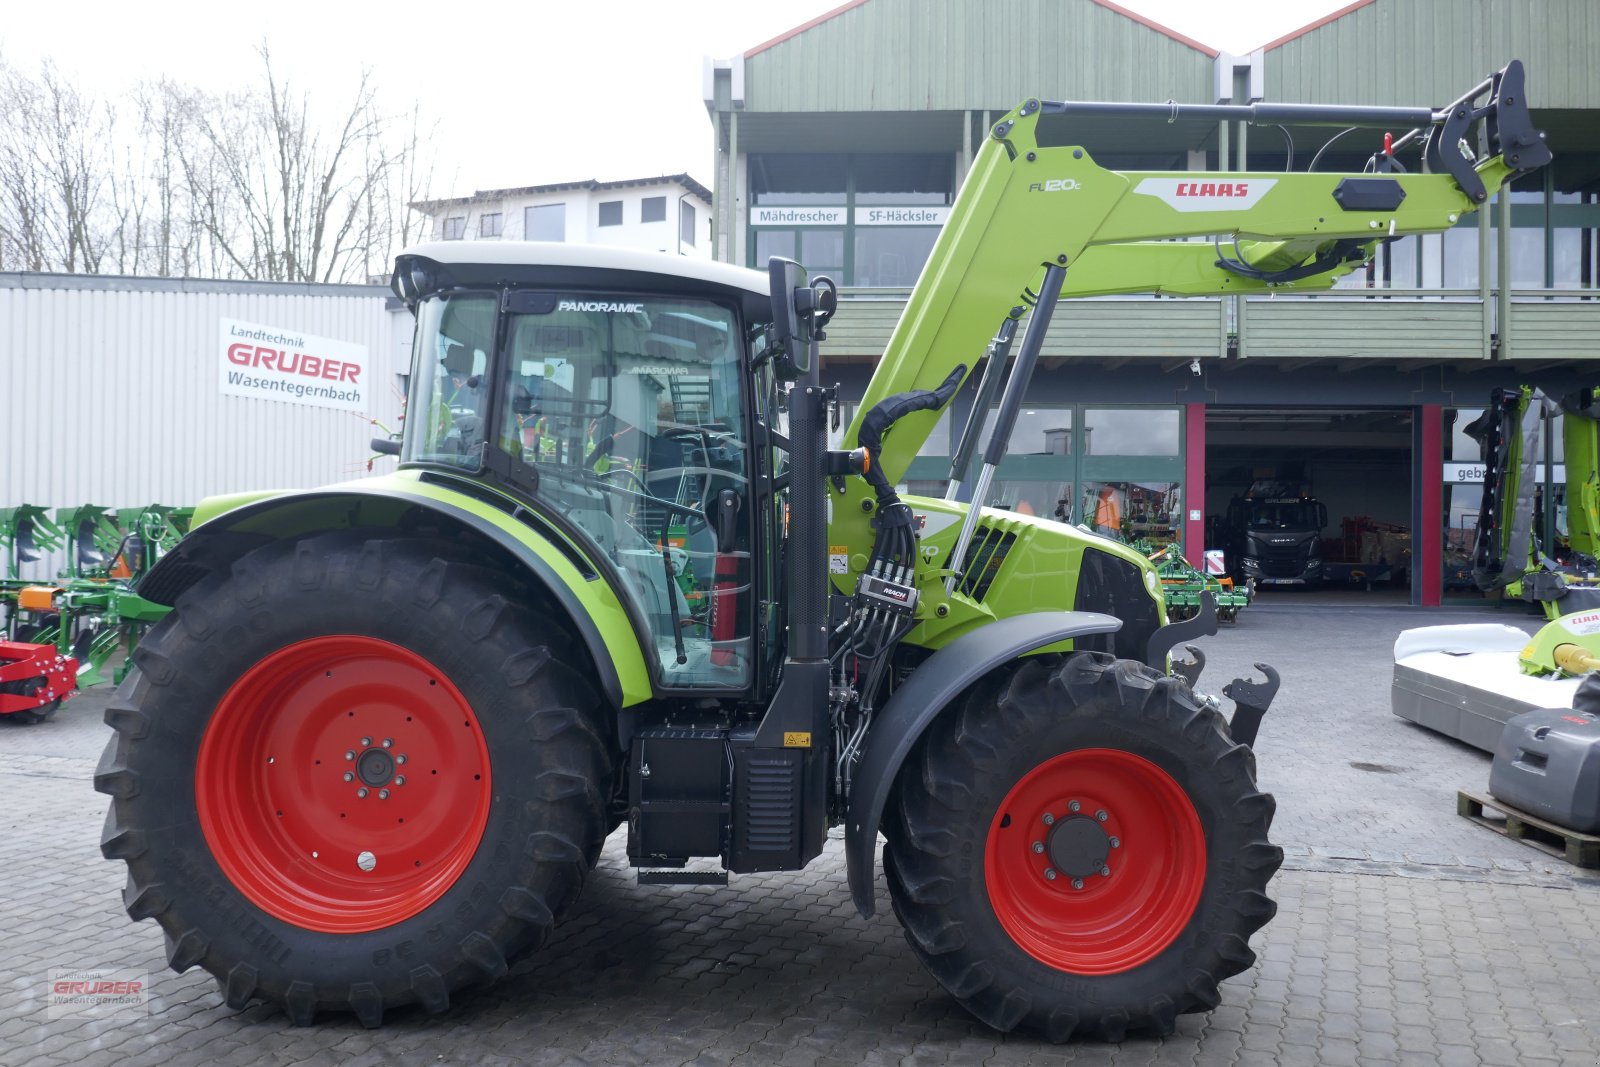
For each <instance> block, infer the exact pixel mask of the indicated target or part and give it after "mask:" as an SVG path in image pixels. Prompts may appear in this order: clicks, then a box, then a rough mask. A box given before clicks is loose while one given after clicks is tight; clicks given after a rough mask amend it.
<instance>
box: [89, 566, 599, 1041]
mask: <svg viewBox="0 0 1600 1067" xmlns="http://www.w3.org/2000/svg"><path fill="white" fill-rule="evenodd" d="M446 555H448V553H446ZM533 607H534V605H532V604H530V603H529V602H528V598H526V597H525V596H522V595H519V594H517V593H514V592H512V591H511V583H509V582H508V581H507V580H506V578H505V576H504V575H502V574H499V573H498V572H494V571H489V570H486V569H483V568H481V567H478V566H474V565H471V564H469V563H463V562H455V561H451V560H450V559H448V558H441V557H440V555H439V554H437V553H436V552H435V551H432V550H429V549H427V548H425V547H423V546H420V545H417V544H414V543H410V542H406V541H395V540H362V539H360V538H359V537H352V536H344V535H327V536H323V537H318V538H314V539H311V540H307V541H302V542H299V543H296V544H278V545H272V546H268V547H266V548H263V549H259V550H257V551H256V552H253V553H251V554H250V555H248V556H246V557H245V558H244V559H242V560H241V561H239V562H238V563H236V564H234V566H233V568H232V570H231V573H225V574H219V575H213V576H212V577H210V578H207V579H205V580H203V581H201V582H200V583H199V584H198V585H196V587H195V588H193V589H191V590H190V591H188V592H186V593H185V594H184V595H183V596H182V597H181V598H180V599H179V602H178V604H177V606H176V608H175V610H174V611H173V613H172V614H171V615H169V616H168V617H167V618H166V619H164V620H163V621H162V622H161V623H159V624H158V625H157V626H156V627H155V628H154V629H152V631H151V632H150V634H149V635H148V636H147V637H146V638H145V639H144V640H143V641H142V642H141V643H140V645H139V647H138V649H137V651H136V652H135V657H134V658H135V664H136V666H137V668H138V669H137V670H136V671H135V672H133V673H132V674H130V675H129V677H128V679H127V680H126V681H125V682H124V683H123V685H122V686H121V688H120V689H119V690H118V692H117V695H116V698H115V700H114V701H113V702H112V704H111V706H110V707H109V709H108V710H107V712H106V719H107V722H108V723H109V724H110V725H111V726H112V727H113V728H114V730H115V733H114V735H113V737H112V739H111V742H110V744H109V745H108V747H107V749H106V752H105V755H104V756H103V757H102V759H101V765H100V768H99V770H98V772H97V774H96V776H95V786H96V788H97V789H99V790H100V791H102V792H105V793H109V794H110V795H111V796H112V798H113V799H112V802H111V810H110V811H109V813H108V814H107V817H106V829H105V835H104V838H103V841H102V851H103V852H104V853H105V855H106V856H107V857H108V858H112V859H121V860H125V861H126V862H127V864H128V887H127V890H126V892H125V894H124V904H125V905H126V907H127V910H128V913H129V914H130V915H131V916H132V917H133V918H135V919H147V918H148V919H155V920H156V921H157V922H158V923H159V924H160V925H161V927H162V929H163V930H164V931H165V933H166V941H167V959H168V962H169V963H170V964H171V966H172V967H173V968H174V969H175V970H178V971H183V970H186V969H187V968H189V967H192V966H200V967H202V968H204V969H205V970H207V971H209V972H210V973H211V974H212V975H214V976H215V977H216V979H217V981H218V983H219V984H220V986H221V988H222V992H223V995H224V997H225V999H226V1001H227V1003H228V1004H229V1005H230V1006H232V1007H242V1006H243V1005H244V1004H246V1003H247V1002H249V1001H250V1000H251V999H252V998H256V997H259V998H262V999H265V1000H268V1001H271V1002H274V1003H277V1004H280V1005H282V1007H283V1009H284V1011H285V1012H286V1013H287V1014H288V1016H289V1018H290V1019H291V1021H293V1022H295V1023H297V1024H302V1025H303V1024H308V1023H310V1022H311V1021H312V1019H313V1018H314V1017H315V1015H316V1013H317V1012H319V1011H350V1012H354V1013H355V1015H356V1016H357V1017H358V1018H359V1019H360V1021H361V1022H362V1023H364V1024H366V1025H368V1026H376V1025H378V1023H379V1022H381V1021H382V1018H383V1015H384V1013H385V1012H386V1011H388V1010H390V1009H393V1008H396V1007H399V1006H401V1005H405V1004H410V1003H419V1004H421V1005H422V1006H423V1007H424V1008H425V1009H427V1010H428V1011H433V1012H437V1011H443V1010H444V1009H445V1008H446V1007H447V1006H448V1004H449V1000H450V995H451V994H452V993H453V992H454V991H455V990H456V989H458V988H460V987H462V986H464V985H467V984H469V983H473V982H482V981H486V980H492V979H495V978H498V977H500V976H501V975H504V974H505V973H506V971H507V968H508V965H509V963H510V962H511V961H512V960H514V959H515V958H516V957H517V955H519V954H520V953H523V952H526V951H528V950H529V949H531V948H533V947H535V946H537V945H538V944H539V943H541V942H542V941H543V940H544V938H545V937H546V936H547V935H548V934H549V932H550V930H551V927H552V925H553V924H554V922H555V920H556V918H557V917H559V916H560V914H561V913H562V911H563V910H564V909H565V908H566V907H567V906H568V905H569V904H570V903H571V902H572V901H573V899H574V898H575V897H576V896H577V894H578V891H579V889H580V888H581V886H582V885H583V881H584V878H585V875H586V874H587V873H588V871H589V869H590V867H591V866H592V864H593V862H594V859H595V857H596V856H597V855H598V852H599V848H600V844H601V841H602V839H603V836H604V824H603V819H604V816H605V798H606V797H607V796H608V795H609V792H610V773H611V756H610V746H609V745H608V744H607V743H606V742H605V741H603V740H602V737H603V733H602V731H603V730H604V726H603V723H604V720H603V718H602V717H601V716H600V714H599V704H600V701H599V698H598V697H597V696H596V694H595V692H594V691H593V689H591V688H590V686H589V685H588V684H587V682H586V681H585V680H584V677H583V674H582V672H581V670H580V669H578V667H577V666H576V663H575V660H576V659H577V657H576V656H575V655H574V654H573V652H572V650H571V649H570V647H569V645H568V641H567V638H566V636H565V634H564V633H563V631H562V628H561V627H560V625H559V624H558V623H557V622H556V621H555V619H554V613H551V612H545V613H542V614H541V613H538V612H536V611H535V610H533Z"/></svg>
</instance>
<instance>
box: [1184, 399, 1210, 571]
mask: <svg viewBox="0 0 1600 1067" xmlns="http://www.w3.org/2000/svg"><path fill="white" fill-rule="evenodd" d="M1196 512H1198V513H1199V515H1200V517H1199V518H1198V519H1196V518H1195V517H1194V516H1195V513H1196ZM1183 555H1184V558H1185V559H1187V560H1188V561H1189V562H1190V563H1191V564H1193V565H1194V566H1196V567H1199V568H1200V569H1201V570H1205V567H1206V406H1205V405H1204V404H1185V405H1184V406H1183Z"/></svg>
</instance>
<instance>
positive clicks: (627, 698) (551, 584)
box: [139, 476, 652, 708]
mask: <svg viewBox="0 0 1600 1067" xmlns="http://www.w3.org/2000/svg"><path fill="white" fill-rule="evenodd" d="M208 503H209V502H208ZM412 509H423V510H424V511H426V512H431V513H433V514H434V515H436V516H438V517H441V518H444V519H447V520H450V521H452V522H455V523H458V524H460V525H462V526H466V527H468V528H470V529H471V530H473V531H475V532H476V533H478V534H480V535H482V536H484V537H486V538H488V539H489V540H491V541H493V542H494V543H495V544H497V545H499V546H500V547H501V548H503V549H505V551H506V552H507V553H509V554H510V555H511V556H512V558H514V559H515V560H517V562H518V563H519V564H520V565H521V566H522V567H523V568H525V570H526V572H527V574H528V575H529V577H530V578H532V579H533V580H534V581H537V582H539V583H540V584H541V585H543V586H544V588H545V589H547V590H548V591H549V593H550V595H551V597H552V598H553V599H554V600H555V601H556V602H557V603H558V604H560V605H561V606H562V607H563V608H564V609H565V610H566V612H567V614H568V615H569V616H570V617H571V618H572V621H573V625H574V628H575V629H576V630H577V633H578V635H579V637H580V638H581V640H582V641H583V644H584V647H585V648H586V649H587V650H588V652H589V656H590V659H591V660H592V661H593V662H594V665H595V669H596V672H597V675H598V677H597V679H596V681H597V682H598V683H599V688H600V691H601V693H602V694H603V695H604V696H605V698H606V699H607V700H608V701H609V702H610V703H611V706H612V707H615V708H623V707H627V706H629V705H632V704H637V703H639V702H640V701H643V700H647V699H649V698H650V697H651V695H652V687H651V682H650V674H649V669H648V667H647V666H646V665H645V661H644V657H643V656H642V654H641V653H640V652H639V648H640V647H641V646H640V643H639V641H638V640H637V639H636V638H635V636H634V634H633V628H632V624H631V622H630V621H629V619H628V616H627V612H626V609H624V608H623V606H622V604H621V602H620V601H619V600H618V599H617V597H616V595H615V593H614V592H613V591H612V589H611V588H610V586H609V585H608V584H607V583H606V582H605V581H604V580H602V579H601V578H600V576H599V574H598V573H596V569H595V568H594V566H593V565H592V564H591V563H590V562H589V561H588V560H586V559H585V558H584V557H583V556H582V555H581V554H580V553H579V552H578V551H577V550H576V549H575V548H574V547H573V546H572V545H571V544H569V543H567V542H566V541H564V540H563V539H561V537H560V534H559V533H558V532H556V531H554V530H546V529H544V528H542V526H541V524H540V523H539V521H538V520H537V518H536V517H535V516H533V515H532V513H530V512H528V511H527V509H526V508H515V509H512V508H507V509H505V510H504V511H502V510H501V509H498V508H492V507H488V506H485V504H484V503H483V502H482V501H480V500H478V499H475V498H474V497H469V496H466V495H465V494H462V493H458V492H453V491H451V490H449V489H446V488H444V487H443V486H439V485H432V484H428V483H424V482H419V481H416V480H414V479H411V478H406V477H404V476H395V477H389V478H383V479H369V480H363V481H361V482H358V483H347V484H345V485H339V486H330V487H328V488H326V489H317V490H312V491H309V492H300V493H285V494H279V495H273V496H268V497H264V498H259V499H253V500H250V502H248V503H244V504H242V506H239V507H235V508H232V509H231V510H228V511H225V512H223V513H222V514H220V515H216V516H215V517H214V518H211V519H210V520H209V521H207V522H205V523H204V524H203V525H200V526H197V527H195V529H193V530H192V531H191V532H190V533H189V534H188V536H186V537H184V539H183V540H182V541H180V542H179V543H178V546H177V547H176V548H175V549H173V550H172V551H171V552H169V553H168V554H167V555H165V556H163V557H162V558H161V560H160V561H159V562H157V563H156V565H155V566H154V567H152V568H151V569H150V571H149V572H147V573H146V574H145V576H144V578H143V579H142V580H141V581H140V583H139V594H140V595H141V596H143V597H145V598H147V599H149V600H152V601H155V602H156V603H160V604H175V603H176V602H177V600H178V598H179V597H180V596H181V595H182V594H183V592H184V591H185V590H186V589H188V588H189V587H190V586H191V585H193V584H194V583H196V582H198V581H200V580H201V579H202V578H204V577H205V576H206V575H208V574H210V573H212V572H213V571H216V570H220V569H223V568H227V567H229V566H231V565H232V564H233V562H234V561H235V560H237V559H239V558H240V557H241V556H243V555H245V554H246V553H247V552H250V551H252V550H253V549H255V548H259V547H260V546H262V545H264V544H268V543H270V542H272V541H277V540H283V539H286V538H299V537H304V536H309V535H311V534H315V533H324V532H327V531H330V530H340V529H352V528H358V527H378V528H382V527H384V526H388V525H391V524H392V523H393V522H394V521H397V520H398V518H399V516H401V515H403V514H406V513H407V512H410V511H412ZM607 634H612V635H613V637H614V639H613V640H612V641H610V642H609V643H608V642H607V640H606V635H607ZM624 635H625V639H616V638H623V637H624Z"/></svg>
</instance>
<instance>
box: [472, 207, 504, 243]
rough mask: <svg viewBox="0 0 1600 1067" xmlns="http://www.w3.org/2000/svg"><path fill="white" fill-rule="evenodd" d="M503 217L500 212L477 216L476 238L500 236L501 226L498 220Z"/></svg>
mask: <svg viewBox="0 0 1600 1067" xmlns="http://www.w3.org/2000/svg"><path fill="white" fill-rule="evenodd" d="M503 217H504V216H502V215H501V214H500V212H498V211H492V212H488V211H486V212H484V213H483V214H482V215H479V216H478V236H479V237H499V236H500V228H501V225H502V223H501V221H500V220H501V219H502V218H503Z"/></svg>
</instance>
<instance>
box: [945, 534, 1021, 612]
mask: <svg viewBox="0 0 1600 1067" xmlns="http://www.w3.org/2000/svg"><path fill="white" fill-rule="evenodd" d="M1016 543H1017V535H1016V534H1014V533H1011V532H1010V531H1008V530H1002V529H1000V528H999V527H996V526H988V525H985V524H983V523H979V524H978V528H977V529H976V530H975V531H973V534H972V542H971V543H970V544H968V545H967V555H966V558H965V559H964V560H962V562H961V583H960V584H959V585H957V586H956V592H958V593H961V594H962V595H964V596H969V597H971V598H972V599H973V600H976V601H979V602H980V603H981V602H982V601H983V598H984V597H985V596H986V595H988V592H989V586H991V585H993V584H994V579H995V576H996V575H997V574H999V573H1000V567H1001V565H1002V564H1004V563H1005V561H1006V554H1007V553H1008V552H1010V551H1011V546H1012V545H1014V544H1016Z"/></svg>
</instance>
